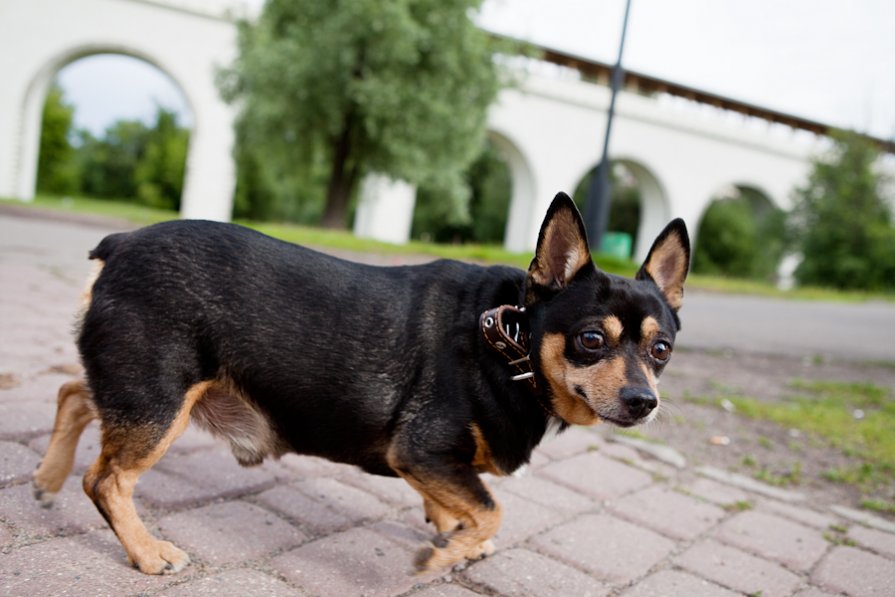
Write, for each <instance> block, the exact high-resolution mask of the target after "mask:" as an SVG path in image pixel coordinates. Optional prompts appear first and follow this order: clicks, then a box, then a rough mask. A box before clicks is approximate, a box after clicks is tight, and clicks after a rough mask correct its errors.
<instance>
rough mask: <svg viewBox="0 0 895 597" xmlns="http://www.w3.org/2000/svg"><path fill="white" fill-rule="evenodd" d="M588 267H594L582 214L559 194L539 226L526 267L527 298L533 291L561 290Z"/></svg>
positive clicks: (563, 195)
mask: <svg viewBox="0 0 895 597" xmlns="http://www.w3.org/2000/svg"><path fill="white" fill-rule="evenodd" d="M587 266H591V267H593V262H592V261H591V257H590V249H589V248H588V246H587V233H586V232H585V230H584V222H583V221H582V219H581V214H580V213H579V212H578V208H577V207H576V206H575V202H574V201H572V199H571V198H570V197H569V196H568V195H566V194H565V193H558V194H557V195H556V197H554V199H553V203H551V204H550V209H548V210H547V215H546V216H545V217H544V223H543V224H541V232H540V233H539V234H538V248H537V250H536V251H535V257H534V259H532V260H531V265H530V266H529V267H528V280H527V282H526V285H527V287H528V290H529V292H528V293H526V295H527V296H530V294H531V290H532V289H534V288H540V289H544V290H548V291H553V292H555V291H557V290H560V289H562V288H564V287H566V286H567V285H568V284H569V282H571V281H572V279H573V278H574V277H575V275H576V274H577V273H578V272H579V271H581V269H582V268H584V267H587Z"/></svg>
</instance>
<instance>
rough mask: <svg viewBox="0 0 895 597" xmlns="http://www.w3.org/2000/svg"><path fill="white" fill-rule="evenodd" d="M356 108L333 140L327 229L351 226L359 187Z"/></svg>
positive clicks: (327, 188)
mask: <svg viewBox="0 0 895 597" xmlns="http://www.w3.org/2000/svg"><path fill="white" fill-rule="evenodd" d="M355 122H356V118H355V108H354V106H351V107H350V108H348V112H347V113H346V114H345V124H344V126H343V127H342V132H341V133H340V134H339V136H338V137H335V138H334V139H333V141H332V168H331V169H330V173H329V182H328V183H327V185H326V207H324V209H323V218H322V220H321V222H320V224H321V225H322V226H323V227H324V228H345V227H346V226H347V224H348V222H347V219H348V217H347V216H348V202H349V201H350V200H351V194H352V193H353V192H354V187H355V186H356V185H357V176H358V172H359V168H358V164H357V160H356V159H354V156H352V155H351V154H352V151H353V150H354V149H355V147H354V143H353V141H354V135H355V131H354V128H355Z"/></svg>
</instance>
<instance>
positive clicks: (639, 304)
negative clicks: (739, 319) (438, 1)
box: [33, 193, 690, 574]
mask: <svg viewBox="0 0 895 597" xmlns="http://www.w3.org/2000/svg"><path fill="white" fill-rule="evenodd" d="M90 258H91V259H93V260H94V261H95V262H96V264H97V266H98V267H97V268H96V272H95V275H94V276H93V277H92V278H91V280H90V281H89V282H88V286H87V289H86V290H85V297H84V308H83V312H82V313H81V314H80V317H79V324H78V330H77V344H78V349H79V353H80V356H81V360H82V363H83V365H84V370H85V378H84V379H81V380H78V381H72V382H68V383H66V384H64V385H63V386H62V387H61V388H60V390H59V396H58V410H57V414H56V420H55V425H54V429H53V434H52V437H51V440H50V443H49V446H48V448H47V453H46V455H45V457H44V458H43V460H42V461H41V464H40V465H39V467H38V468H37V470H36V471H35V473H34V477H33V482H34V490H35V497H36V498H37V499H38V500H41V501H42V502H43V503H44V504H45V505H49V504H51V503H52V498H53V496H54V495H55V494H56V493H57V492H58V491H59V490H60V488H61V487H62V484H63V482H64V480H65V479H66V477H67V476H68V475H69V473H70V472H71V469H72V463H73V460H74V452H75V448H76V447H77V442H78V438H79V436H80V435H81V432H82V431H83V430H84V427H85V426H86V425H87V424H88V423H89V422H90V421H92V420H94V419H99V420H100V422H101V438H102V446H101V451H100V454H99V456H98V458H97V460H96V462H95V463H94V464H93V465H92V466H91V467H90V468H89V470H88V471H87V473H86V474H85V476H84V479H83V486H84V491H85V492H86V493H87V495H88V496H89V497H90V499H91V500H92V501H93V502H94V504H95V505H96V507H97V509H98V510H99V512H100V513H101V514H102V516H103V517H104V518H105V519H106V521H107V522H108V524H109V526H110V527H111V528H112V529H113V531H114V532H115V534H116V535H117V536H118V538H119V540H120V541H121V544H122V546H123V547H124V550H125V551H126V553H127V556H128V559H129V561H130V562H131V564H132V565H134V566H135V567H137V568H139V569H140V570H141V571H142V572H144V573H147V574H170V573H175V572H178V571H180V570H181V569H183V568H184V567H185V566H186V565H187V564H188V563H189V557H188V556H187V554H186V553H185V552H183V551H182V550H180V549H179V548H177V547H176V546H174V545H173V544H171V543H170V542H167V541H161V540H158V539H156V538H155V537H153V536H152V535H151V534H150V533H149V532H148V531H147V529H146V527H145V526H144V525H143V523H142V521H141V520H140V517H139V515H138V514H137V511H136V509H135V507H134V503H133V500H132V494H133V490H134V486H135V484H136V482H137V479H138V478H139V477H140V475H141V474H142V473H144V472H146V471H147V470H148V469H149V468H150V467H152V466H153V465H154V464H155V463H156V462H157V461H158V460H159V459H160V458H161V457H162V455H164V453H165V451H166V450H167V449H168V448H169V447H170V446H171V444H172V442H174V440H175V439H177V437H178V436H179V435H180V434H181V433H182V432H183V431H184V430H185V429H186V427H187V425H188V424H189V422H190V421H191V420H192V421H193V422H194V423H195V424H197V425H198V426H199V427H201V428H204V429H207V430H208V431H210V432H211V433H212V434H214V435H215V436H217V437H219V438H223V439H224V440H226V441H227V442H229V444H230V447H231V449H232V452H233V454H234V456H235V457H236V459H237V460H238V461H239V463H240V464H242V465H245V466H252V465H257V464H259V463H261V462H262V461H263V460H264V459H265V458H267V457H274V458H276V457H279V456H281V455H283V454H285V453H287V452H296V453H300V454H311V455H315V456H320V457H323V458H327V459H329V460H332V461H335V462H341V463H348V464H351V465H355V466H358V467H360V468H361V469H363V470H364V471H367V472H369V473H373V474H378V475H388V476H398V477H401V478H403V479H404V480H405V481H407V483H409V484H410V486H411V487H413V489H415V490H416V491H417V492H418V493H419V494H420V496H421V497H422V500H423V507H424V511H425V515H426V518H427V520H428V521H430V522H431V523H432V524H433V525H434V527H435V530H436V531H437V534H436V535H434V537H433V539H432V541H431V543H427V544H426V545H425V546H424V547H422V548H421V549H420V551H419V553H418V555H417V557H416V560H415V565H416V568H417V570H419V571H429V570H436V569H440V568H444V567H447V566H451V565H453V564H455V563H458V562H461V561H463V560H464V559H470V560H474V559H477V558H480V557H483V556H486V555H490V554H491V553H493V551H494V546H493V543H492V541H491V538H492V537H493V536H494V534H495V533H496V532H497V530H498V527H499V525H500V520H501V509H500V506H499V505H498V504H497V502H495V500H494V498H493V496H492V494H491V492H490V491H489V489H488V487H487V486H486V485H485V483H484V482H483V481H482V480H481V479H480V478H479V474H480V473H483V472H488V473H492V474H495V475H507V474H510V473H512V472H513V471H515V470H516V469H518V468H519V467H521V466H522V465H524V464H526V463H527V462H528V460H529V458H530V457H531V453H532V450H533V449H534V448H535V447H536V446H537V445H538V443H539V442H540V441H541V439H542V438H543V436H544V434H545V432H546V431H547V430H548V427H551V425H554V424H555V425H557V426H558V428H559V429H560V430H561V429H564V428H566V427H567V426H569V425H592V424H595V423H597V422H599V421H607V422H609V423H613V424H616V425H620V426H630V425H634V424H637V423H641V422H644V421H648V420H650V419H651V418H652V417H653V416H655V414H656V412H657V408H658V406H659V393H658V390H657V388H656V383H657V379H658V377H659V374H660V373H661V372H662V370H663V369H664V368H665V365H666V364H667V363H668V361H669V359H670V357H671V352H672V347H673V344H674V339H675V335H676V333H677V331H678V330H679V329H680V320H679V318H678V310H679V309H680V307H681V301H682V299H683V293H684V289H683V284H684V281H685V279H686V276H687V273H688V270H689V261H690V243H689V237H688V235H687V229H686V226H685V225H684V222H683V221H682V220H680V219H678V220H674V221H672V222H671V223H670V224H669V225H668V226H667V227H666V228H665V229H664V230H663V231H662V233H661V234H660V235H659V236H658V238H657V239H656V240H655V242H654V244H653V246H652V248H651V249H650V251H649V254H648V256H647V258H646V260H645V262H644V263H643V265H642V267H641V268H640V270H639V271H638V272H637V274H636V276H635V277H634V279H627V278H622V277H619V276H615V275H609V274H606V273H604V272H602V271H600V270H599V269H597V267H596V266H595V265H594V263H593V261H592V260H591V253H590V250H589V248H588V242H587V237H586V234H585V228H584V224H583V222H582V220H581V216H580V214H579V212H578V210H577V208H576V207H575V204H574V203H573V202H572V200H571V199H570V198H569V197H568V196H567V195H565V194H563V193H560V194H558V195H557V196H556V198H555V199H554V200H553V202H552V204H551V205H550V208H549V209H548V211H547V214H546V217H545V219H544V222H543V224H542V226H541V229H540V233H539V235H538V242H537V248H536V252H535V256H534V258H533V259H532V261H531V265H530V267H529V268H528V271H527V272H525V271H522V270H518V269H515V268H510V267H504V266H492V267H484V266H480V265H473V264H467V263H461V262H457V261H450V260H441V261H435V262H432V263H429V264H425V265H417V266H405V267H374V266H367V265H361V264H357V263H352V262H348V261H344V260H341V259H337V258H335V257H331V256H327V255H324V254H321V253H317V252H315V251H312V250H310V249H307V248H304V247H300V246H297V245H293V244H289V243H286V242H282V241H279V240H275V239H273V238H270V237H267V236H264V235H263V234H260V233H258V232H255V231H253V230H250V229H247V228H244V227H241V226H237V225H233V224H223V223H216V222H208V221H198V220H193V221H190V220H180V221H172V222H165V223H161V224H156V225H153V226H149V227H146V228H143V229H140V230H136V231H133V232H125V233H119V234H112V235H110V236H107V237H106V238H105V239H103V240H102V241H101V242H100V243H99V245H98V246H97V247H96V248H95V249H94V250H93V251H92V252H91V253H90Z"/></svg>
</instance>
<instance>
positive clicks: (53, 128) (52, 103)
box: [37, 84, 78, 194]
mask: <svg viewBox="0 0 895 597" xmlns="http://www.w3.org/2000/svg"><path fill="white" fill-rule="evenodd" d="M74 114H75V108H74V106H72V105H71V104H69V103H68V102H66V101H65V93H64V92H63V91H62V88H61V87H59V85H57V84H53V85H52V86H51V87H50V91H49V93H47V100H46V102H44V107H43V115H42V124H41V129H40V153H39V156H38V159H37V188H38V190H39V191H42V192H46V193H59V194H65V193H74V192H76V191H77V190H78V168H77V161H76V159H75V150H74V148H73V147H72V144H71V142H70V140H69V136H70V135H71V133H72V122H73V120H74Z"/></svg>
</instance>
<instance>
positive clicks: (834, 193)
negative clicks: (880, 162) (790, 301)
mask: <svg viewBox="0 0 895 597" xmlns="http://www.w3.org/2000/svg"><path fill="white" fill-rule="evenodd" d="M834 143H835V144H834V147H833V149H832V151H831V152H830V153H829V154H828V155H826V156H824V157H822V158H820V159H818V160H816V161H815V163H814V169H813V171H812V173H811V175H810V177H809V179H808V183H807V184H806V185H805V186H804V187H802V188H799V189H797V190H796V191H795V193H794V203H795V207H794V210H793V213H792V216H791V218H790V221H789V226H790V235H791V236H792V238H793V241H794V245H795V247H796V248H797V249H798V250H799V251H800V252H801V254H802V257H803V259H802V262H801V263H800V264H799V266H798V267H797V268H796V271H795V277H796V280H797V281H798V282H799V284H803V285H812V286H831V287H835V288H840V289H857V290H892V289H895V228H893V225H892V214H891V210H890V208H889V204H887V202H886V200H885V198H884V197H883V193H882V188H883V185H882V182H883V181H882V178H881V176H880V175H879V174H878V173H877V172H876V171H875V170H874V166H875V163H876V160H877V158H878V156H879V154H878V152H877V150H876V147H875V146H874V145H873V144H872V143H871V142H870V141H868V140H866V139H864V138H862V137H860V136H858V135H856V134H853V133H844V132H840V133H837V134H835V135H834Z"/></svg>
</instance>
